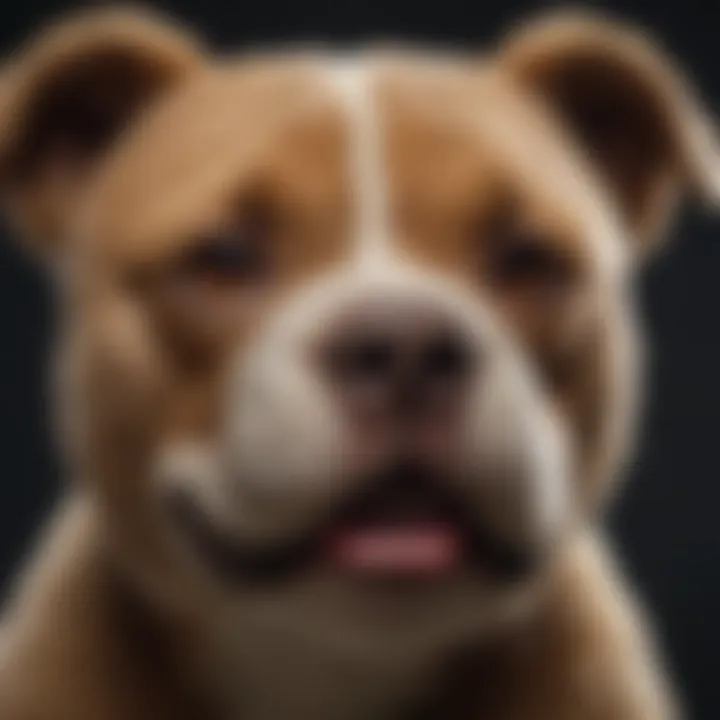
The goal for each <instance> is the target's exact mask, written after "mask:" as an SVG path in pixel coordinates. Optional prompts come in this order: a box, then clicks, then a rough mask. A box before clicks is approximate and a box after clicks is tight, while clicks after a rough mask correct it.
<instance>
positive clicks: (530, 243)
mask: <svg viewBox="0 0 720 720" xmlns="http://www.w3.org/2000/svg"><path fill="white" fill-rule="evenodd" d="M490 271H491V274H492V280H493V282H495V283H496V284H498V285H501V286H505V287H513V286H518V285H526V284H532V283H542V284H543V285H545V286H557V287H566V286H567V285H568V283H569V282H570V281H571V280H572V263H571V261H570V258H569V257H566V256H565V255H563V253H562V251H560V250H558V249H556V248H555V247H553V246H552V245H551V244H550V243H549V242H548V241H547V240H546V239H545V238H543V237H540V236H535V235H533V234H532V233H515V234H511V235H509V236H506V237H504V238H502V241H501V242H498V244H497V246H496V248H495V252H494V254H493V257H492V260H491V266H490Z"/></svg>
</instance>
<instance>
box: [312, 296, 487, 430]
mask: <svg viewBox="0 0 720 720" xmlns="http://www.w3.org/2000/svg"><path fill="white" fill-rule="evenodd" d="M323 357H324V365H325V369H326V372H327V374H328V377H330V378H331V380H332V382H333V383H334V384H335V386H336V388H337V389H338V390H339V391H340V393H341V396H342V398H343V400H344V402H345V403H346V405H347V406H348V408H349V409H351V410H357V411H365V414H367V413H370V415H371V416H373V417H376V418H378V419H380V416H383V417H385V418H387V417H388V416H391V415H392V416H398V417H399V416H402V415H408V416H413V417H417V416H424V417H426V418H428V417H429V418H431V419H432V418H437V419H438V420H439V419H441V418H442V417H445V416H447V415H448V413H453V412H455V411H456V410H457V409H458V408H459V407H460V405H461V403H462V399H463V397H464V395H465V393H466V391H467V389H468V386H469V384H470V383H471V381H472V379H473V377H474V375H475V373H476V371H477V360H478V358H477V349H476V348H474V346H473V343H472V342H471V340H470V337H469V336H468V334H467V333H466V332H464V331H463V329H462V327H461V326H460V323H459V322H458V321H456V320H454V319H453V318H452V317H451V316H449V314H447V313H444V312H441V311H439V310H437V309H435V308H433V307H428V306H426V305H423V304H422V303H419V302H411V301H394V302H385V303H383V302H374V303H371V304H367V305H365V306H362V307H358V308H356V309H354V310H353V311H351V312H348V313H345V314H344V315H343V316H342V317H341V318H340V319H339V320H338V322H337V323H335V324H334V326H333V329H332V330H331V331H330V332H329V334H328V337H327V339H326V342H325V345H324V348H323Z"/></svg>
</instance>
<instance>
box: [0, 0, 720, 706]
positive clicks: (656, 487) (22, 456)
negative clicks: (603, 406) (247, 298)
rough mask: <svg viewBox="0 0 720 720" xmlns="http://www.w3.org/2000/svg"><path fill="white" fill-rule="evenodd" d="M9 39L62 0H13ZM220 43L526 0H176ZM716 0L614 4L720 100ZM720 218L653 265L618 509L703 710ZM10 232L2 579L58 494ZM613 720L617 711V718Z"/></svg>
mask: <svg viewBox="0 0 720 720" xmlns="http://www.w3.org/2000/svg"><path fill="white" fill-rule="evenodd" d="M3 5H4V7H3V9H2V10H0V45H1V49H2V50H3V51H7V50H9V49H10V48H11V47H13V46H14V45H15V44H16V43H17V42H18V41H19V40H21V39H22V38H23V37H24V36H25V35H26V34H27V33H28V32H29V31H31V29H32V28H33V27H34V26H35V25H36V24H37V23H38V22H44V21H47V19H48V17H49V16H52V15H53V14H55V13H57V12H58V11H62V10H64V9H66V8H67V7H69V5H68V3H67V2H65V3H63V2H60V0H25V2H20V3H18V4H13V5H12V6H10V3H9V2H7V3H3ZM161 5H162V6H164V7H165V8H168V9H170V10H172V11H174V12H176V13H177V14H179V15H180V16H181V17H182V18H184V19H185V20H187V21H190V22H191V23H195V24H196V25H197V26H198V27H199V28H200V29H201V30H203V31H204V32H205V34H206V35H207V36H208V37H209V38H210V39H211V40H213V41H214V42H215V43H216V44H217V45H218V46H224V47H227V46H230V45H233V44H236V43H243V42H246V41H251V42H256V41H259V40H275V39H293V38H301V39H308V38H309V39H313V38H327V37H330V38H336V39H342V40H347V39H356V38H388V37H398V36H400V37H405V38H408V37H409V38H422V39H431V40H432V39H437V40H442V41H447V40H450V41H455V42H460V43H463V44H470V45H482V44H483V43H484V42H487V41H489V40H491V39H492V38H494V37H495V36H496V35H497V33H498V32H499V31H500V30H502V29H503V28H505V27H507V26H508V24H510V23H511V22H512V21H513V20H515V19H517V18H518V17H519V16H521V15H522V14H523V13H524V12H528V11H535V10H537V9H538V8H540V7H542V6H543V5H545V6H546V5H547V4H546V3H545V4H543V3H538V2H535V3H533V2H523V1H522V0H485V1H484V2H483V1H482V0H475V2H473V3H470V2H466V1H463V0H441V1H440V2H426V3H424V2H422V0H413V1H412V2H409V1H401V0H380V1H378V0H324V1H323V0H261V1H260V2H257V1H256V2H249V1H248V0H239V1H237V2H235V1H233V0H226V1H225V2H223V1H222V0H175V1H174V2H173V1H172V0H168V1H167V2H165V3H161ZM713 5H714V3H710V2H707V3H706V4H705V5H703V4H702V3H700V2H699V1H698V0H695V2H690V0H684V1H683V0H655V1H653V0H626V1H625V2H622V0H616V1H615V2H612V3H611V2H606V3H604V4H603V5H602V6H603V7H605V8H610V9H611V10H613V11H614V12H615V13H617V14H620V15H622V16H624V17H628V18H630V19H634V20H636V21H640V22H642V23H644V24H645V25H647V26H648V27H649V28H650V29H651V30H653V31H655V32H656V33H658V34H659V35H660V37H661V38H663V39H664V40H665V42H666V45H668V46H669V48H670V49H671V50H673V51H674V52H675V53H676V54H677V55H678V56H679V57H681V58H682V59H683V60H684V62H685V65H686V66H687V67H688V68H689V70H690V72H691V73H692V74H693V75H694V76H695V78H696V79H697V82H698V85H699V86H700V88H701V90H702V91H703V93H704V96H705V97H706V98H707V100H708V101H709V103H710V104H711V106H712V107H713V108H714V109H715V110H716V111H720V20H719V19H717V15H716V13H717V8H713V7H712V6H713ZM718 235H720V217H718V219H715V220H713V219H712V218H710V217H703V216H701V215H700V214H699V213H697V212H695V213H687V214H686V216H685V218H684V219H683V221H682V222H681V224H680V227H679V229H678V232H677V235H676V237H675V239H674V244H673V245H672V247H671V248H670V249H669V251H668V252H667V253H666V254H665V255H664V256H663V257H662V258H660V259H659V260H658V261H656V262H655V263H654V264H653V265H652V266H651V267H650V268H649V269H648V270H647V271H646V273H645V276H644V278H643V282H642V296H643V305H644V309H645V316H646V318H647V323H648V334H649V337H650V341H651V350H652V353H653V355H654V363H653V365H654V368H653V373H652V379H651V390H652V401H651V403H650V407H649V410H648V413H647V416H646V422H645V432H644V439H643V443H642V446H641V449H640V453H639V457H638V461H637V463H636V466H635V469H634V472H633V477H632V479H631V483H630V484H629V486H628V487H627V489H626V491H625V493H624V495H623V496H622V497H621V499H620V502H619V503H618V504H617V506H616V508H615V509H614V510H613V512H612V513H611V514H610V519H609V524H610V526H611V529H612V532H613V535H614V537H615V538H616V541H617V544H618V545H619V547H620V549H621V550H622V551H623V554H624V558H625V562H626V566H627V569H628V572H629V574H630V575H631V576H632V577H633V578H634V581H635V583H636V585H637V586H638V588H639V590H640V591H641V593H642V594H643V596H644V597H645V598H646V599H647V602H648V605H649V607H650V609H651V610H652V611H653V612H654V614H655V616H656V620H657V623H658V625H659V627H660V629H661V632H662V637H663V642H664V644H665V647H666V649H667V652H668V655H669V657H670V661H671V663H672V665H673V667H674V669H675V672H676V674H677V675H679V678H680V681H681V683H682V686H683V690H684V692H685V694H686V696H687V697H688V699H689V701H690V704H691V707H692V709H693V715H692V717H693V718H697V720H718V719H720V678H718V677H717V672H716V671H717V670H718V667H719V666H720V653H719V651H718V643H719V642H720V617H718V614H720V558H719V557H718V554H719V553H720V516H719V515H718V504H719V503H720V482H719V481H720V477H719V474H720V473H719V470H720V454H719V451H720V435H719V432H718V431H719V430H720V377H719V373H720V331H719V330H718V327H717V317H718V314H719V313H720V238H719V237H716V236H718ZM1 240H2V242H0V293H2V302H1V303H0V333H1V335H2V338H3V341H4V349H2V350H0V393H1V394H0V397H1V398H2V401H1V402H0V452H2V456H3V467H4V469H3V471H2V475H1V476H0V590H1V589H2V588H6V587H7V579H8V577H9V575H10V573H11V572H12V570H13V569H14V568H15V567H16V566H17V563H18V561H19V558H20V556H21V554H22V552H23V551H24V550H25V549H26V548H27V547H28V545H29V543H30V540H31V538H32V536H33V533H34V532H35V531H36V528H37V526H38V524H39V522H40V521H41V519H42V517H43V516H44V515H45V514H46V513H47V511H48V508H49V506H50V504H51V502H52V499H53V497H54V496H55V495H56V493H57V478H58V469H57V464H56V462H55V460H54V458H53V453H52V449H51V442H50V437H49V433H48V429H47V425H46V412H45V409H44V406H45V401H46V392H45V387H46V385H45V374H46V364H47V357H48V348H49V336H50V332H51V326H52V323H51V320H52V319H51V305H50V298H49V296H48V294H47V291H46V288H45V287H44V284H43V282H42V278H40V277H39V275H38V273H37V272H36V271H35V270H34V269H33V268H31V267H29V266H28V265H27V263H25V262H24V261H23V260H22V259H21V258H20V257H19V256H18V255H17V254H16V252H15V251H14V250H12V248H11V247H10V246H9V243H7V242H4V240H5V238H1ZM610 720H611V719H610Z"/></svg>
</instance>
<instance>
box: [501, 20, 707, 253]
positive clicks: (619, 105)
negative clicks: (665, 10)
mask: <svg viewBox="0 0 720 720" xmlns="http://www.w3.org/2000/svg"><path fill="white" fill-rule="evenodd" d="M500 63H501V67H502V68H503V69H504V70H505V71H507V72H509V73H510V74H511V75H512V77H513V79H514V80H516V81H518V82H520V83H521V84H522V85H523V87H524V88H527V89H529V90H530V91H532V92H533V93H536V94H538V95H539V96H540V97H541V98H542V99H543V100H544V101H545V102H547V103H549V105H550V108H551V110H552V111H553V112H554V113H556V116H557V117H558V118H559V120H560V121H561V122H562V123H564V124H565V126H566V127H567V128H568V129H569V130H570V132H571V133H572V134H573V136H574V140H575V141H576V143H579V146H580V149H581V151H583V152H584V153H585V154H586V156H587V157H588V158H589V159H590V161H591V163H592V164H593V166H594V168H595V169H597V170H598V171H599V174H600V177H601V181H602V182H603V183H604V184H605V187H606V188H607V190H609V192H610V194H611V198H612V199H614V200H615V201H616V202H617V204H618V208H619V210H620V214H621V219H622V220H624V221H625V222H626V224H627V225H626V226H627V228H628V231H629V233H630V234H631V236H632V237H633V238H634V239H635V240H636V241H637V243H638V247H640V248H645V247H647V246H649V245H651V244H652V243H653V241H655V240H656V239H657V238H658V237H659V236H660V235H661V233H662V230H663V229H664V228H665V226H666V224H667V223H668V221H669V220H670V219H671V217H672V215H673V212H674V210H675V209H676V208H677V203H678V201H679V200H680V199H681V198H682V197H683V196H684V195H685V194H686V192H687V191H692V192H699V193H701V194H702V195H703V196H704V198H705V199H709V200H712V201H713V202H714V201H716V200H717V199H720V151H719V149H718V145H717V144H716V141H715V138H714V133H713V129H712V126H711V123H710V121H709V119H708V117H707V116H706V115H705V112H704V110H703V108H702V107H701V105H700V103H699V102H698V99H697V97H696V96H695V95H694V93H693V91H692V88H691V87H690V85H689V83H688V81H687V79H686V78H685V77H683V75H682V72H681V70H680V69H679V68H678V67H676V66H675V64H674V62H673V61H672V60H671V58H670V57H669V56H668V55H667V54H666V53H665V52H664V51H663V50H662V49H661V48H659V47H658V46H657V45H656V44H655V43H653V42H652V40H651V39H649V38H648V37H647V35H645V34H644V33H643V32H642V31H641V30H640V29H637V28H633V27H629V26H627V25H624V24H622V23H618V22H616V21H613V20H610V19H607V18H602V17H597V16H592V15H589V14H578V13H574V14H562V13H561V14H554V15H552V14H551V15H550V16H548V17H545V18H540V19H536V20H535V21H534V22H531V23H529V24H527V25H525V26H524V27H521V28H520V29H518V30H517V31H516V32H515V33H514V34H512V35H511V36H510V38H509V39H508V41H507V43H506V45H505V46H504V48H503V49H502V50H501V53H500Z"/></svg>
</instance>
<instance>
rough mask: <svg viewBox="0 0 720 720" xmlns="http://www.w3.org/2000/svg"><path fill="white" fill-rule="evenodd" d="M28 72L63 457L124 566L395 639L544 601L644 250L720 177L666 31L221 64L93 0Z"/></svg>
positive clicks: (175, 592) (31, 171)
mask: <svg viewBox="0 0 720 720" xmlns="http://www.w3.org/2000/svg"><path fill="white" fill-rule="evenodd" d="M4 87H5V98H4V100H5V104H4V106H3V107H4V110H3V116H2V117H3V121H4V128H5V131H4V133H3V138H2V140H3V143H4V144H3V145H2V151H3V155H2V159H3V170H4V180H5V188H6V198H7V199H8V203H9V205H10V208H11V210H13V211H14V212H15V215H16V217H17V218H18V219H19V220H20V221H21V222H23V223H24V224H25V229H26V232H27V233H28V234H29V235H32V236H34V237H39V238H42V239H43V240H44V243H42V244H41V247H43V249H44V250H45V252H46V254H48V255H52V256H53V259H54V262H55V264H56V266H57V267H58V268H59V275H60V281H61V284H62V285H63V289H64V292H65V317H64V318H63V319H64V323H63V327H62V336H61V340H62V342H61V353H60V382H59V388H60V390H61V392H62V393H63V397H62V398H61V403H60V406H61V408H62V410H63V413H64V415H63V417H62V422H63V428H64V429H65V430H66V431H67V440H68V444H69V456H70V458H71V460H72V461H73V462H75V463H76V464H77V466H78V472H79V475H80V477H81V478H82V480H83V481H84V482H86V483H87V484H88V487H87V489H86V491H87V492H90V493H93V494H94V495H95V496H96V498H97V502H98V504H99V506H100V508H101V509H102V511H103V512H104V513H105V514H106V519H107V527H108V530H109V532H108V537H109V539H110V541H111V542H112V543H113V544H114V547H115V549H116V550H117V552H118V554H119V557H120V558H121V560H122V561H123V562H126V563H127V564H128V567H129V568H130V569H131V570H132V572H134V573H136V574H137V576H138V577H139V578H141V579H142V580H143V581H144V582H146V583H147V584H148V586H150V587H151V588H153V589H154V590H155V591H156V592H158V593H162V594H163V595H164V596H165V599H169V598H168V596H172V599H173V600H176V601H186V600H188V599H192V600H191V602H215V603H217V602H220V603H226V602H227V603H230V604H232V603H235V602H237V603H241V604H243V603H244V604H245V605H244V606H245V607H246V609H247V607H249V606H250V605H252V604H253V603H255V608H254V609H255V611H256V612H258V613H260V612H262V613H264V616H265V617H266V618H268V619H269V621H270V622H273V623H275V624H277V623H282V622H286V621H288V619H290V622H291V623H294V624H295V625H296V626H301V629H302V627H305V626H314V625H315V623H314V621H313V620H312V618H315V619H321V618H322V619H331V620H332V622H333V623H335V627H336V628H337V627H340V628H343V629H345V630H346V631H348V632H350V628H353V627H354V628H356V629H359V630H360V632H359V633H358V635H359V636H362V637H363V638H366V639H367V638H368V636H369V635H373V628H374V629H375V631H376V632H375V636H377V637H374V640H373V641H375V640H377V639H378V638H379V637H382V638H383V639H384V640H385V641H387V642H389V643H393V642H395V641H396V639H397V635H399V634H402V633H408V632H410V633H411V634H412V635H413V636H415V637H416V638H417V637H418V636H421V635H422V636H430V635H447V634H451V633H464V632H469V631H470V630H471V629H472V630H480V629H481V628H482V627H484V626H486V625H487V624H488V623H492V622H495V621H496V620H497V619H498V618H499V617H500V616H501V615H503V614H507V613H508V612H509V611H510V610H511V609H512V608H515V607H516V605H517V604H518V602H519V601H520V600H522V599H527V597H528V592H529V590H530V589H532V588H534V587H536V586H537V585H538V581H539V580H541V579H542V578H543V577H544V576H545V575H546V573H547V572H549V568H550V567H551V566H552V561H553V558H554V557H555V556H556V554H557V552H558V547H559V546H561V544H562V542H563V540H564V539H565V538H566V537H567V534H568V533H570V532H573V531H574V529H576V528H577V525H578V524H582V523H585V522H587V521H588V519H589V518H591V517H592V513H593V511H594V510H595V508H596V507H597V505H598V502H599V498H600V497H601V496H602V495H603V493H604V491H605V490H606V489H607V486H608V484H609V482H610V480H611V479H612V476H613V475H614V474H615V470H616V469H617V463H618V461H619V459H620V458H621V456H622V454H623V445H624V444H625V442H624V441H625V440H626V438H627V435H628V433H629V432H630V428H631V424H632V423H631V422H630V421H631V420H632V413H633V407H634V400H633V395H634V394H635V393H634V391H635V387H636V380H635V378H634V367H635V360H636V355H637V353H636V351H635V348H634V343H633V340H634V329H633V327H632V312H631V310H632V308H631V302H630V297H629V280H630V279H631V276H632V270H633V267H634V266H635V264H636V260H637V259H638V257H639V256H640V255H641V254H642V253H643V252H644V250H645V248H646V247H647V246H648V245H649V244H650V242H651V241H652V240H653V239H654V236H655V235H656V234H657V232H658V230H659V229H660V226H661V225H662V224H663V223H664V222H665V221H666V220H667V217H666V215H667V214H668V213H667V210H668V208H669V207H670V206H671V205H672V203H673V202H674V201H675V200H676V199H677V196H678V193H679V192H680V191H682V190H684V189H685V186H686V185H689V184H690V183H692V182H696V184H698V185H703V186H704V187H706V188H707V187H709V188H710V189H712V183H713V181H714V177H713V176H712V171H713V170H714V167H713V165H712V158H711V156H710V155H708V154H707V152H706V151H708V150H711V149H712V148H711V147H710V145H709V140H708V136H707V135H706V129H705V126H704V125H703V121H702V117H701V115H700V112H699V110H698V109H697V108H696V107H695V106H694V105H693V102H692V98H690V97H685V94H684V88H683V87H682V84H681V83H680V80H679V78H677V77H676V75H675V74H674V73H673V72H672V71H671V69H670V68H668V67H666V63H665V61H664V60H663V59H662V58H661V57H660V55H659V54H658V53H657V52H656V51H654V50H653V49H652V48H651V47H649V46H647V45H646V44H645V42H644V41H643V40H642V39H641V38H639V37H637V36H635V35H633V34H632V33H628V32H626V31H624V30H621V29H618V28H615V27H614V26H609V25H607V24H604V23H602V22H600V21H592V20H585V21H583V20H572V19H571V20H565V21H556V22H554V23H548V24H538V25H536V26H533V27H531V28H530V29H529V30H527V31H525V32H524V33H522V34H520V35H519V36H517V37H515V38H513V40H512V42H510V43H509V44H508V46H507V47H505V48H503V49H502V50H500V51H498V52H497V53H495V54H491V55H489V56H488V57H486V58H485V59H478V58H470V57H466V56H462V57H460V56H454V55H443V56H436V55H432V54H429V53H411V52H404V51H403V52H389V53H368V54H366V55H362V56H359V57H354V58H347V57H337V56H331V55H330V54H325V53H315V52H304V53H289V54H284V55H279V54H278V55H269V56H253V57H252V58H249V59H248V58H246V59H226V60H222V61H221V60H212V59H211V58H208V57H205V56H204V55H203V53H202V52H201V51H199V50H197V49H196V48H195V47H194V45H193V44H192V43H190V42H189V41H188V40H187V39H186V38H185V37H184V36H183V35H182V34H181V33H180V32H178V31H176V30H174V29H170V28H166V27H164V26H162V25H158V24H157V23H156V22H154V21H152V20H150V19H143V18H120V19H118V18H113V17H109V18H108V17H101V18H99V19H98V18H94V19H90V20H80V21H77V22H75V23H70V24H69V25H68V26H66V27H62V28H60V29H56V30H55V31H52V32H51V33H50V35H49V36H47V37H45V38H43V39H41V40H40V41H38V43H37V44H36V45H35V46H33V47H32V48H31V49H30V50H29V51H28V52H27V53H26V54H25V55H23V56H21V57H20V58H19V60H18V61H17V62H16V63H15V65H14V66H12V67H11V68H10V70H8V72H7V74H6V82H5V86H4ZM258 600H259V602H258ZM288 600H290V602H288ZM516 601H517V602H516ZM260 608H262V610H261V609H260ZM419 627H423V628H424V631H423V632H422V633H420V632H419V630H418V628H419ZM378 630H379V632H377V631H378Z"/></svg>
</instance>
